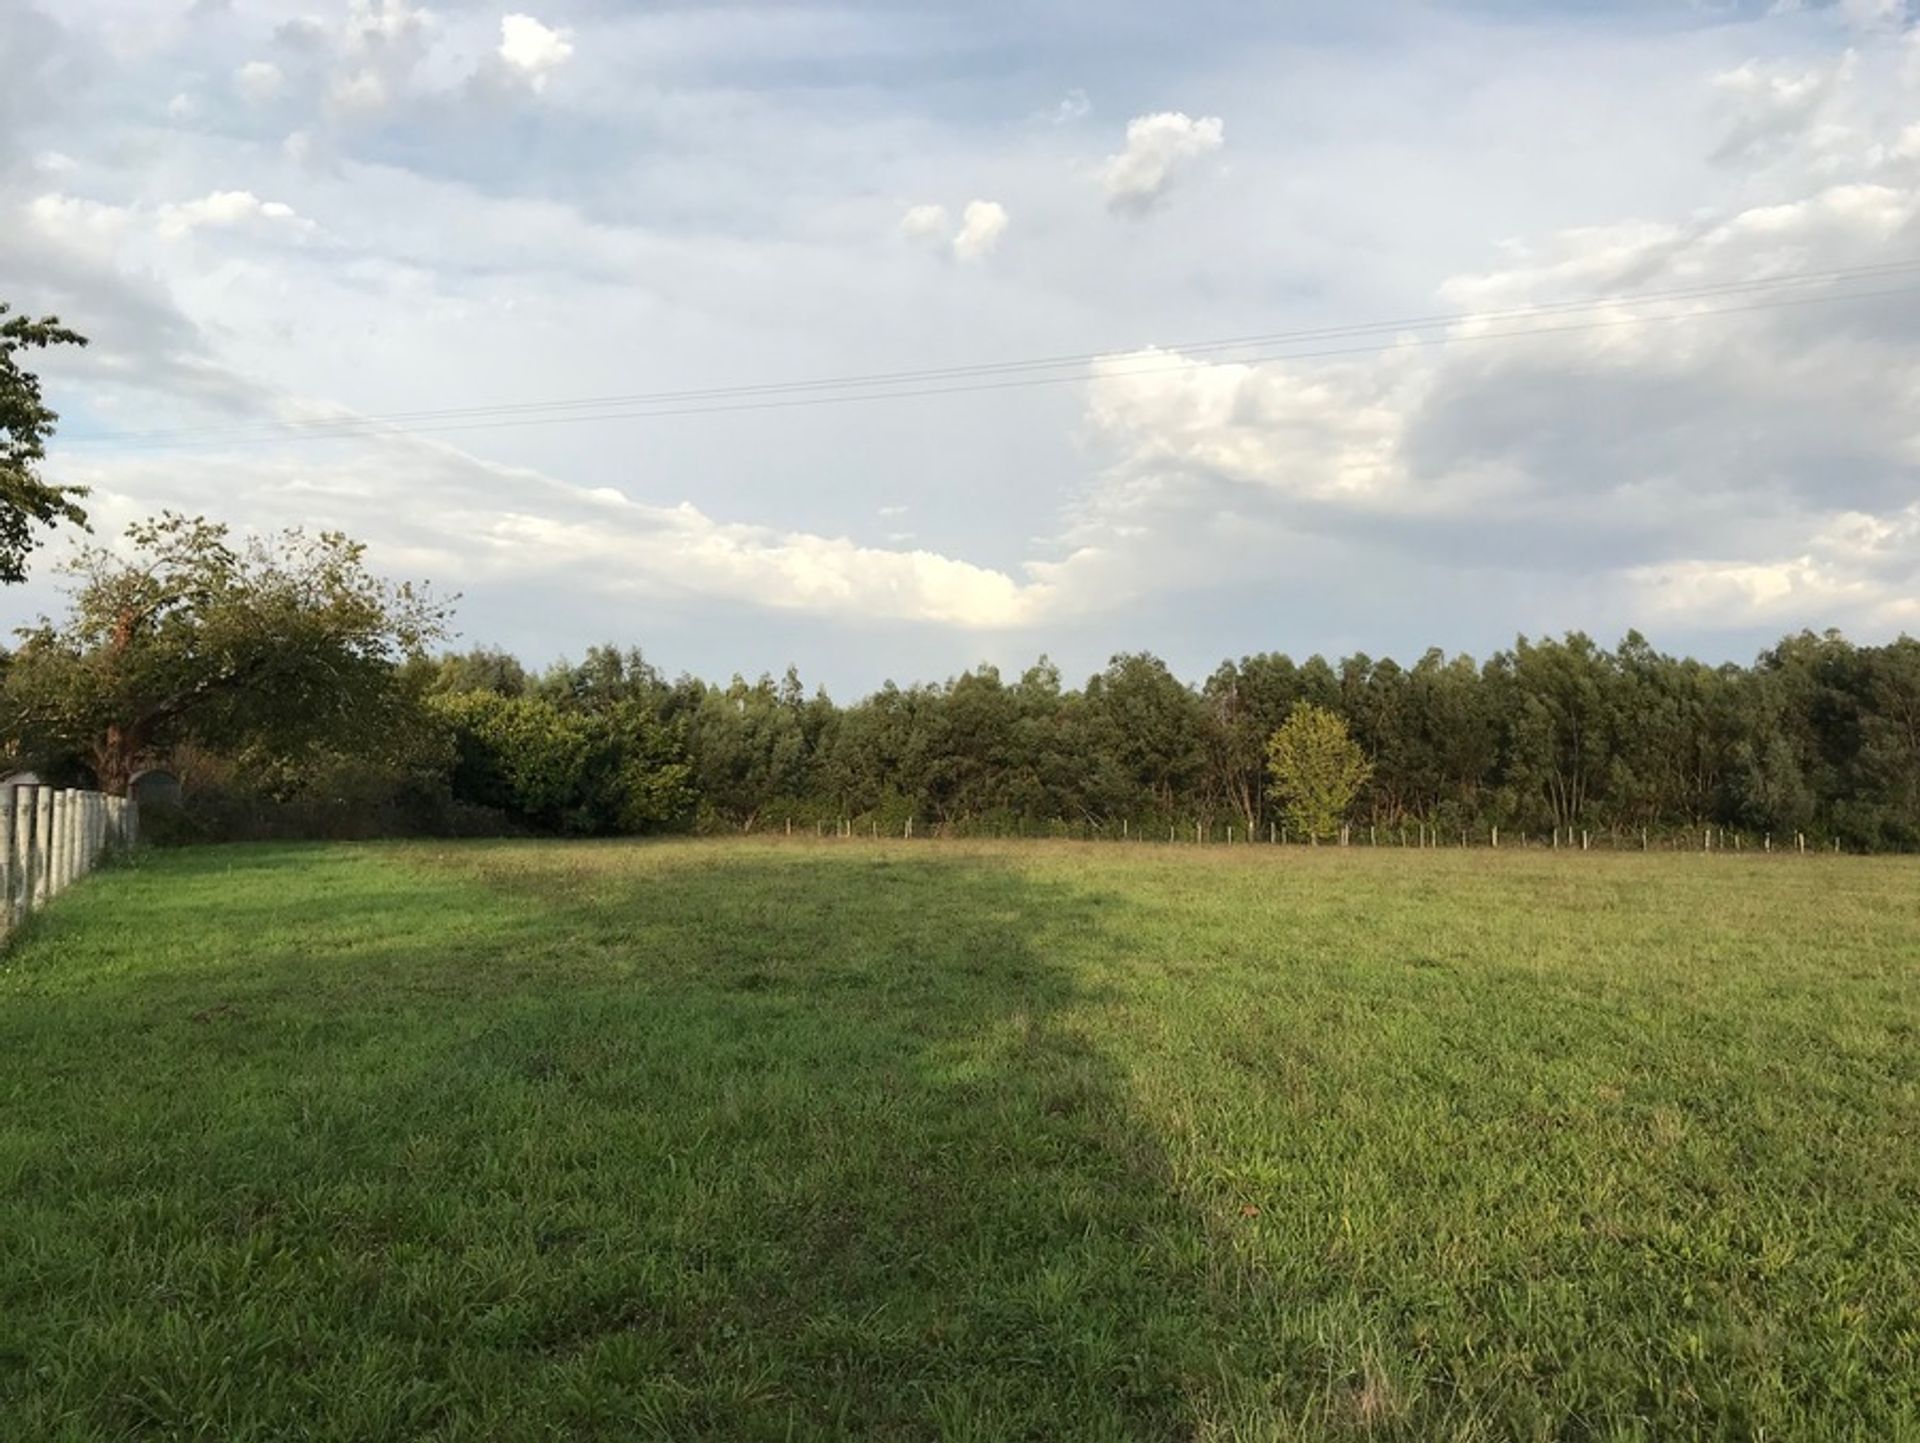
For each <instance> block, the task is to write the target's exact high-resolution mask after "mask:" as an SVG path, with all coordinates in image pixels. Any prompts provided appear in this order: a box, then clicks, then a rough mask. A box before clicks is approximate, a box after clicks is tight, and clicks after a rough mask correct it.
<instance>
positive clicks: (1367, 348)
mask: <svg viewBox="0 0 1920 1443" xmlns="http://www.w3.org/2000/svg"><path fill="white" fill-rule="evenodd" d="M1915 271H1920V260H1909V261H1894V262H1885V263H1882V264H1879V265H1873V266H1857V267H1851V268H1847V269H1843V270H1831V271H1817V272H1804V273H1797V274H1794V275H1791V276H1778V277H1773V278H1769V279H1765V280H1755V281H1744V282H1727V283H1722V284H1718V285H1712V286H1697V287H1690V288H1685V289H1676V290H1667V291H1649V292H1639V293H1633V294H1616V295H1611V296H1603V297H1596V298H1592V299H1588V300H1581V301H1562V302H1551V303H1546V304H1542V305H1537V306H1528V307H1516V308H1512V309H1508V310H1499V311H1479V312H1460V313H1453V314H1446V315H1435V316H1425V317H1410V318H1403V319H1400V320H1394V321H1375V322H1367V323H1363V324H1358V325H1347V326H1331V327H1323V328H1318V329H1312V330H1296V331H1280V332H1269V333H1265V334H1260V335H1249V336H1239V337H1229V338H1224V339H1216V340H1210V341H1195V342H1188V343H1185V344H1181V345H1177V346H1171V347H1166V348H1164V353H1165V354H1169V355H1179V356H1182V357H1185V356H1189V355H1194V354H1217V353H1219V352H1224V351H1234V350H1242V349H1246V348H1248V347H1251V346H1256V345H1272V344H1287V345H1300V344H1305V343H1310V342H1314V341H1319V340H1332V339H1348V338H1359V337H1364V336H1369V335H1380V334H1382V333H1392V334H1394V336H1395V339H1393V340H1391V341H1388V342H1385V343H1383V344H1374V345H1361V346H1352V347H1340V348H1334V349H1323V350H1311V351H1282V352H1277V353H1271V354H1264V355H1254V356H1244V357H1230V358H1225V359H1224V360H1223V361H1222V362H1215V361H1211V360H1199V361H1195V360H1184V359H1182V360H1174V361H1167V362H1161V363H1157V364H1145V365H1140V366H1131V367H1116V366H1115V365H1114V364H1112V363H1114V362H1116V361H1119V360H1121V359H1123V358H1125V357H1127V356H1128V355H1130V354H1131V353H1129V352H1125V351H1118V352H1116V351H1103V352H1087V353H1082V354H1078V355H1069V356H1056V357H1043V358H1035V359H1030V360H1022V361H1000V362H988V363H981V364H976V365H970V366H954V367H942V368H932V369H924V370H917V371H891V372H877V373H871V374H868V375H859V376H842V377H830V378H821V379H815V380H807V381H791V382H778V383H764V384H758V385H745V386H725V387H711V388H705V389H699V390H683V391H657V392H650V393H637V394H631V395H620V396H604V397H591V398H579V399H573V400H563V401H545V402H519V403H501V404H496V405H486V406H471V407H457V408H446V409H439V410H422V411H397V412H386V413H378V414H368V415H356V416H341V417H331V418H316V419H314V420H310V421H267V422H253V423H244V424H240V425H236V426H228V427H201V428H195V427H185V428H176V429H171V430H156V431H145V432H140V431H129V432H107V433H99V434H96V435H94V436H91V437H76V438H73V439H72V440H71V441H70V442H69V443H68V444H69V445H75V446H84V445H111V444H128V443H141V444H144V445H146V446H149V447H151V448H153V449H162V450H171V449H181V448H184V447H188V446H192V445H195V444H199V443H202V442H213V441H224V442H233V443H245V442H249V441H256V442H257V441H277V440H301V439H308V440H326V439H362V438H366V437H373V436H381V435H396V434H397V435H427V434H443V433H447V432H455V431H477V430H498V429H508V428H519V427H524V426H536V425H553V424H562V423H578V422H582V421H618V420H644V419H651V418H655V417H661V418H664V417H673V416H693V415H710V414H732V413H739V412H745V411H770V410H788V409H795V408H800V407H808V406H817V405H832V404H844V403H848V402H857V401H884V400H900V399H909V398H914V397H924V396H948V395H961V394H970V393H978V392H984V391H1002V390H1014V389H1024V388H1029V387H1038V386H1051V385H1063V384H1072V383H1076V382H1085V381H1090V380H1094V379H1105V378H1111V377H1126V376H1133V375H1159V374H1166V373H1170V372H1176V371H1184V370H1192V369H1197V368H1200V367H1204V366H1207V365H1211V364H1217V363H1231V364H1241V365H1260V364H1268V363H1272V362H1278V361H1304V360H1324V359H1332V358H1337V357H1343V356H1355V355H1367V354H1378V353H1381V352H1384V351H1389V350H1397V349H1400V348H1401V347H1402V346H1403V344H1404V339H1403V338H1406V337H1407V336H1408V333H1410V332H1417V331H1419V330H1433V329H1435V328H1437V327H1457V326H1461V325H1468V324H1476V323H1479V324H1486V323H1500V322H1506V321H1514V320H1527V319H1555V318H1558V317H1561V316H1567V315H1578V314H1580V313H1581V312H1586V311H1601V310H1607V309H1612V308H1616V307H1620V306H1638V305H1645V304H1649V303H1656V302H1675V301H1687V300H1712V299H1725V298H1731V297H1737V296H1742V295H1753V294H1756V293H1757V294H1762V295H1765V294H1768V293H1771V292H1776V291H1782V290H1793V289H1798V288H1802V287H1806V286H1814V285H1835V284H1845V283H1847V282H1851V281H1859V280H1870V279H1883V278H1891V277H1894V276H1899V275H1902V274H1911V273H1913V272H1915ZM1917 290H1920V287H1913V286H1904V287H1895V288H1887V289H1877V290H1834V291H1828V292H1824V293H1821V294H1817V295H1810V296H1792V295H1789V296H1784V297H1778V298H1772V299H1765V300H1760V301H1756V302H1753V303H1751V304H1744V305H1731V306H1716V307H1713V308H1710V309H1706V310H1685V311H1677V312H1672V313H1670V314H1664V315H1634V316H1616V317H1610V318H1607V319H1604V320H1594V321H1583V322H1575V323H1571V324H1566V325H1555V326H1530V327H1524V328H1521V329H1511V330H1500V331H1482V332H1476V333H1472V334H1468V335H1450V336H1447V335H1443V336H1437V337H1436V336H1425V337H1422V336H1414V337H1412V339H1414V340H1415V341H1417V342H1418V343H1419V344H1423V345H1425V344H1433V343H1435V342H1437V341H1445V342H1446V343H1447V344H1461V343H1478V342H1486V341H1503V340H1519V339H1525V338H1527V337H1530V336H1547V335H1562V334H1568V333H1572V332H1579V331H1590V330H1605V329H1613V328H1618V327H1622V326H1632V325H1648V324H1658V323H1664V322H1671V321H1684V320H1697V319H1704V318H1710V317H1714V316H1722V315H1736V314H1746V313H1751V312H1756V311H1768V310H1780V309H1787V308H1792V307H1798V306H1806V305H1822V304H1830V303H1833V302H1836V301H1844V300H1860V299H1872V298H1879V297H1889V296H1901V295H1910V294H1913V293H1915V292H1916V291H1917ZM1145 359H1147V360H1149V361H1150V360H1151V359H1152V358H1145ZM1101 363H1107V364H1106V365H1105V366H1104V368H1102V369H1093V368H1096V367H1101ZM1069 367H1071V368H1073V369H1071V370H1070V371H1068V372H1067V373H1066V374H1060V375H1048V374H1044V373H1045V372H1047V371H1059V370H1062V369H1063V368H1069ZM986 378H999V379H986ZM949 380H951V381H956V382H960V384H952V385H928V384H924V383H926V382H935V381H941V382H943V381H949ZM903 388H904V389H903ZM834 391H840V392H844V393H845V394H831V392H834ZM822 393H827V394H822ZM688 402H692V403H708V402H711V403H713V404H678V403H688ZM610 408H619V409H610ZM635 408H637V409H635Z"/></svg>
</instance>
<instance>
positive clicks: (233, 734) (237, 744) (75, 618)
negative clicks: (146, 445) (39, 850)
mask: <svg viewBox="0 0 1920 1443" xmlns="http://www.w3.org/2000/svg"><path fill="white" fill-rule="evenodd" d="M127 542H128V551H129V554H128V555H125V556H123V555H121V554H118V553H115V552H112V551H108V550H105V549H103V548H97V547H96V548H90V549H88V550H87V551H85V552H83V553H82V554H81V555H80V556H79V557H78V558H77V559H76V560H75V561H73V562H72V563H70V565H69V567H68V570H69V572H70V573H71V574H72V575H73V576H74V577H76V578H77V585H76V586H75V588H74V591H73V605H72V610H71V613H70V615H69V616H68V617H67V619H66V621H65V622H64V623H62V624H61V625H59V626H55V625H54V624H53V623H51V622H48V621H42V622H41V624H40V625H39V626H37V627H35V628H32V629H30V630H27V631H25V632H23V633H21V635H22V645H21V647H20V649H19V651H18V652H17V653H16V654H15V656H14V658H13V661H12V664H11V665H10V666H9V667H8V669H7V674H6V679H5V693H4V698H3V700H4V702H5V704H6V708H7V710H8V711H9V712H10V714H11V715H12V717H13V718H14V719H15V721H16V725H17V726H18V728H19V731H20V734H21V737H22V740H23V742H24V747H23V750H25V751H27V752H28V753H29V754H36V755H37V754H45V753H48V752H57V751H59V750H61V749H62V748H68V749H71V750H73V751H75V752H77V753H78V754H79V755H80V756H81V757H82V758H83V759H84V761H85V763H86V765H87V766H88V768H89V769H90V770H91V771H92V773H93V775H94V777H95V779H96V781H97V783H98V785H99V786H100V787H101V788H102V789H103V790H106V791H109V792H114V793H124V792H125V790H126V788H127V784H128V781H129V780H130V779H131V777H132V775H133V774H134V772H136V771H137V770H139V769H140V768H141V767H142V766H143V765H147V764H149V763H151V762H155V761H162V760H164V759H165V758H166V756H167V753H168V752H169V750H170V749H171V748H172V747H174V746H175V745H177V744H179V743H180V742H183V741H193V742H197V743H199V744H201V745H203V746H206V747H209V748H212V749H215V750H219V751H223V752H226V753H229V754H232V753H237V752H240V751H242V750H251V751H253V752H255V753H257V754H260V755H263V756H268V757H274V758H281V759H287V760H292V761H297V760H298V759H299V758H301V757H304V756H307V755H309V754H312V753H314V752H316V751H318V750H321V749H325V748H332V749H335V750H339V749H349V748H353V747H355V746H360V745H369V746H370V745H376V744H378V743H379V742H380V741H381V740H382V739H383V738H385V737H386V736H388V735H389V734H390V733H391V731H392V730H393V728H394V725H395V718H396V713H397V711H398V710H399V709H400V708H402V707H404V706H405V705H406V703H407V700H408V696H409V693H408V692H407V691H406V689H405V688H403V687H402V685H401V684H400V672H399V669H398V667H397V665H396V663H398V662H399V661H400V660H401V659H402V658H403V657H405V656H407V655H409V654H411V653H415V652H417V651H418V650H419V649H420V648H421V647H422V646H423V645H424V644H425V643H426V642H427V641H429V640H431V639H432V638H435V637H437V636H439V635H440V634H441V633H442V631H443V628H444V625H445V617H446V610H445V607H444V606H443V604H442V603H440V602H439V601H437V600H435V599H433V598H432V597H430V596H428V595H427V594H426V593H425V592H423V591H420V590H418V589H416V588H415V587H414V586H412V585H411V584H408V583H401V584H398V585H396V584H394V583H391V582H388V581H385V580H382V579H381V578H379V577H377V576H375V575H374V574H373V573H372V572H370V571H369V570H368V569H367V566H366V559H365V548H364V547H363V546H362V545H361V544H360V543H358V542H355V541H352V540H349V539H348V538H347V537H345V536H343V535H341V534H339V533H338V532H322V533H319V534H318V535H308V534H307V533H305V532H302V531H299V530H291V531H286V532H282V533H280V534H279V535H278V536H276V537H271V538H256V539H252V540H248V541H245V542H239V543H236V542H234V541H233V540H232V539H231V538H230V536H229V534H228V531H227V528H226V527H225V526H222V525H218V524H216V523H214V522H210V521H207V520H204V519H201V518H188V517H184V516H178V515H174V514H172V513H168V514H166V515H163V516H162V517H160V518H159V519H158V520H153V521H143V522H138V523H136V524H135V525H133V526H130V527H129V528H128V529H127Z"/></svg>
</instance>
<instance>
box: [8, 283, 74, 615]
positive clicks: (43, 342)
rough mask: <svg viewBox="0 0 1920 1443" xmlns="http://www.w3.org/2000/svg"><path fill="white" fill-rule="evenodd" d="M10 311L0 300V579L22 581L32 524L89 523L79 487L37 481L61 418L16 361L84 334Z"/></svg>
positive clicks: (50, 318) (32, 543)
mask: <svg viewBox="0 0 1920 1443" xmlns="http://www.w3.org/2000/svg"><path fill="white" fill-rule="evenodd" d="M11 309H12V308H11V307H10V306H8V305H7V304H6V303H5V302H4V301H0V583H7V582H16V581H24V580H25V579H26V575H27V556H28V553H30V552H31V551H32V550H33V548H34V546H35V545H36V544H37V543H36V539H35V537H34V534H33V533H34V530H35V528H36V527H42V526H55V525H58V524H59V523H61V522H63V521H66V522H71V523H72V524H74V525H76V526H85V525H86V524H87V514H86V512H84V511H82V510H81V509H80V505H79V498H80V497H81V496H84V495H85V494H86V491H85V489H84V488H83V487H79V486H54V485H51V484H49V483H48V482H46V481H43V480H41V479H40V474H39V463H40V462H41V461H43V460H45V459H46V454H47V438H48V437H49V436H51V435H52V434H53V427H54V423H55V422H56V421H57V420H59V419H60V418H59V415H58V413H56V412H55V411H53V410H51V409H50V408H49V407H48V406H47V404H46V402H45V401H44V400H42V399H41V392H40V378H39V377H38V376H36V375H34V374H33V372H31V371H29V370H27V369H26V368H25V367H24V366H22V365H21V364H20V361H19V359H18V357H19V355H20V353H21V352H22V351H28V350H35V351H42V350H45V349H46V348H47V347H49V346H84V345H86V343H87V341H86V337H84V336H82V335H80V334H79V333H78V332H75V331H70V330H68V329H67V328H66V327H65V326H63V325H61V324H60V321H59V319H58V318H57V317H55V316H46V317H43V318H42V319H40V320H37V321H36V320H34V319H33V318H32V317H30V316H13V317H12V318H11V319H9V318H8V313H9V312H10V310H11Z"/></svg>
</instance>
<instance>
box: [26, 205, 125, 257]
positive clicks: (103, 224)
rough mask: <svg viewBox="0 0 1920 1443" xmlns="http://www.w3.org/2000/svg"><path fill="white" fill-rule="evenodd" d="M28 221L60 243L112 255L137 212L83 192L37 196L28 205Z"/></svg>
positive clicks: (89, 251)
mask: <svg viewBox="0 0 1920 1443" xmlns="http://www.w3.org/2000/svg"><path fill="white" fill-rule="evenodd" d="M26 218H27V222H28V224H30V225H32V226H33V227H34V228H35V229H36V230H38V231H39V232H40V233H41V234H42V235H44V236H45V237H47V238H48V239H49V240H52V241H54V242H56V243H58V244H60V245H63V246H69V247H72V248H73V249H75V250H77V251H83V252H86V253H88V254H91V255H94V256H96V257H99V256H107V255H111V254H112V252H113V251H114V250H115V249H116V248H117V247H118V245H119V243H120V242H121V240H122V239H124V238H125V236H126V235H127V234H128V232H129V231H130V230H131V229H132V226H133V223H134V219H135V217H134V213H133V212H132V211H131V210H129V209H127V208H125V207H123V206H117V205H103V204H101V203H100V202H98V201H92V200H85V199H83V198H81V197H79V196H72V195H59V194H49V195H42V196H36V197H35V198H34V199H33V200H32V201H30V202H28V204H27V208H26Z"/></svg>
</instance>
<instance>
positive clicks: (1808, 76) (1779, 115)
mask: <svg viewBox="0 0 1920 1443" xmlns="http://www.w3.org/2000/svg"><path fill="white" fill-rule="evenodd" d="M1847 66H1848V62H1847V60H1846V59H1845V58H1842V59H1840V60H1838V61H1835V62H1834V63H1833V64H1831V65H1816V66H1813V67H1811V68H1809V69H1804V70H1797V69H1785V68H1781V67H1777V66H1775V67H1769V66H1762V65H1758V64H1756V63H1754V62H1753V61H1748V62H1747V63H1746V64H1744V65H1740V66H1738V67H1736V68H1735V69H1732V70H1723V71H1721V72H1720V73H1719V74H1718V75H1715V76H1714V77H1713V80H1712V85H1713V88H1714V90H1715V92H1716V93H1717V94H1718V96H1719V98H1720V101H1721V104H1722V106H1723V107H1724V108H1725V110H1726V111H1727V113H1728V116H1729V121H1728V127H1727V132H1726V135H1725V136H1724V137H1723V138H1722V140H1721V142H1720V144H1719V146H1718V147H1717V148H1716V149H1715V150H1714V152H1713V159H1714V160H1715V161H1716V162H1719V163H1722V164H1724V163H1727V162H1731V161H1740V160H1745V159H1748V158H1750V157H1752V156H1754V155H1755V154H1757V153H1760V152H1764V151H1766V150H1769V149H1774V148H1783V147H1786V146H1790V145H1791V144H1792V143H1793V142H1794V141H1795V140H1796V139H1799V138H1801V137H1802V136H1804V135H1805V134H1806V133H1807V132H1808V131H1809V130H1810V129H1811V128H1812V126H1813V124H1814V122H1815V120H1816V118H1817V117H1818V116H1819V115H1820V113H1821V111H1822V110H1823V109H1824V108H1825V106H1826V105H1827V102H1828V101H1829V100H1830V99H1831V98H1832V96H1833V93H1834V90H1835V88H1836V86H1837V85H1838V84H1839V83H1840V82H1841V80H1842V79H1843V78H1844V76H1845V74H1846V70H1847Z"/></svg>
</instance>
